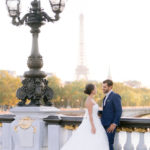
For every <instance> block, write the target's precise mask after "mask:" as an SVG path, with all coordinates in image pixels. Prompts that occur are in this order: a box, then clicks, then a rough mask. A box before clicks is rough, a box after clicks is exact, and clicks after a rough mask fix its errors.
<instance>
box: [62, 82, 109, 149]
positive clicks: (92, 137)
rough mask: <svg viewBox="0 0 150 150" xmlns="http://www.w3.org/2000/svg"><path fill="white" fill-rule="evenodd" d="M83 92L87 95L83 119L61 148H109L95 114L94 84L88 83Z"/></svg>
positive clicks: (104, 133) (96, 111)
mask: <svg viewBox="0 0 150 150" xmlns="http://www.w3.org/2000/svg"><path fill="white" fill-rule="evenodd" d="M84 92H85V93H86V94H88V95H89V96H88V97H87V99H86V102H85V107H86V109H85V115H84V117H83V121H82V123H81V124H80V126H79V127H78V128H77V130H75V131H73V134H72V136H71V137H70V139H69V140H68V141H67V142H66V143H65V144H64V146H63V147H62V148H61V150H109V143H108V138H107V135H106V131H105V130H104V128H103V126H102V124H101V121H100V119H99V117H98V114H97V113H98V109H99V107H98V104H97V103H96V102H95V101H94V99H93V97H94V95H95V94H96V92H97V90H96V86H95V85H93V84H88V85H86V88H85V91H84Z"/></svg>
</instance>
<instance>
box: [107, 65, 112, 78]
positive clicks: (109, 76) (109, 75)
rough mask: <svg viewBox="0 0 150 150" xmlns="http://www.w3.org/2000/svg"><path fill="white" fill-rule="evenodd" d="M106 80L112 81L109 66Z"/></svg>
mask: <svg viewBox="0 0 150 150" xmlns="http://www.w3.org/2000/svg"><path fill="white" fill-rule="evenodd" d="M107 79H109V80H112V76H111V69H110V66H109V70H108V76H107Z"/></svg>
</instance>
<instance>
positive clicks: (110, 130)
mask: <svg viewBox="0 0 150 150" xmlns="http://www.w3.org/2000/svg"><path fill="white" fill-rule="evenodd" d="M116 127H117V125H116V124H115V123H112V124H111V125H110V126H109V128H108V129H107V132H108V133H113V132H114V130H115V128H116Z"/></svg>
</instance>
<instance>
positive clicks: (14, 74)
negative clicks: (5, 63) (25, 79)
mask: <svg viewBox="0 0 150 150" xmlns="http://www.w3.org/2000/svg"><path fill="white" fill-rule="evenodd" d="M6 71H7V72H8V73H9V74H10V75H11V76H13V77H17V74H16V71H11V70H6Z"/></svg>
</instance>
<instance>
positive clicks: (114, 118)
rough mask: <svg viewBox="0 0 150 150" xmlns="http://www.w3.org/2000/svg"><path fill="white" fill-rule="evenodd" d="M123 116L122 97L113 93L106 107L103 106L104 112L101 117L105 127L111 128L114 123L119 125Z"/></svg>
mask: <svg viewBox="0 0 150 150" xmlns="http://www.w3.org/2000/svg"><path fill="white" fill-rule="evenodd" d="M104 99H105V98H104ZM104 99H103V104H104ZM121 114H122V105H121V97H120V95H119V94H117V93H114V92H113V91H112V92H111V93H110V95H109V96H108V98H107V100H106V104H105V106H104V105H103V111H102V116H101V121H102V124H103V126H110V124H112V123H115V124H116V125H119V122H120V117H121Z"/></svg>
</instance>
